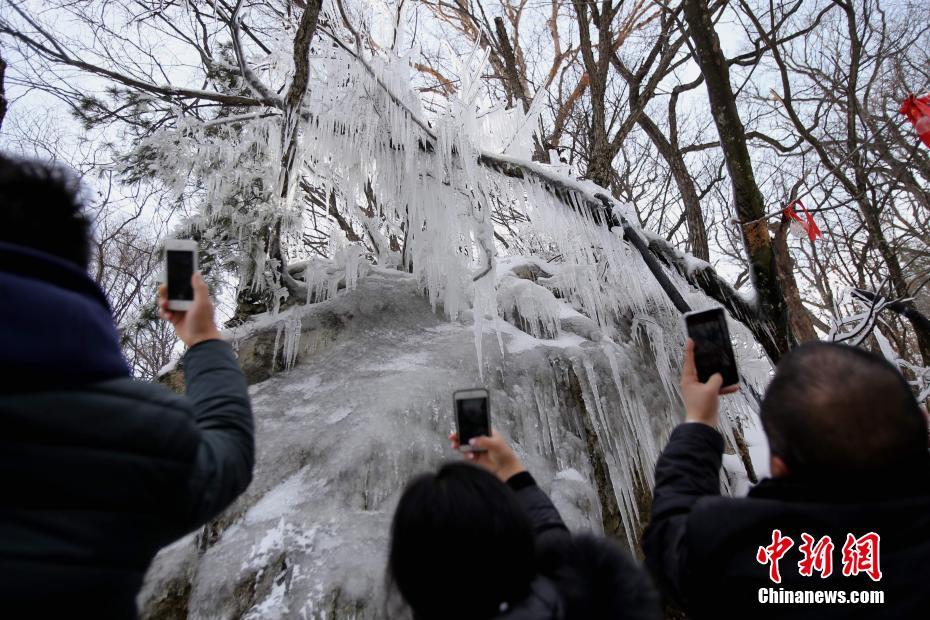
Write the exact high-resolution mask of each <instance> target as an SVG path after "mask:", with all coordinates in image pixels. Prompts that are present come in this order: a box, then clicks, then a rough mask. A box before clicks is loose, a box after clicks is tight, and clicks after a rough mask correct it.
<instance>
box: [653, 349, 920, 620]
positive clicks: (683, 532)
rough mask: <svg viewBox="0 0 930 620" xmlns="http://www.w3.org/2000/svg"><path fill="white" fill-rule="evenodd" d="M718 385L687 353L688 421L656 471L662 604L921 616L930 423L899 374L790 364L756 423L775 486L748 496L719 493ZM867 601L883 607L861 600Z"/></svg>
mask: <svg viewBox="0 0 930 620" xmlns="http://www.w3.org/2000/svg"><path fill="white" fill-rule="evenodd" d="M721 383H722V381H721V379H720V376H719V375H715V376H713V377H711V378H710V379H709V380H708V381H707V383H700V382H699V381H698V378H697V371H696V369H695V364H694V345H693V342H691V341H689V342H688V346H687V348H686V352H685V363H684V367H683V369H682V379H681V392H682V397H683V400H684V403H685V410H686V414H685V422H686V423H685V424H681V425H680V426H678V427H677V428H676V429H675V430H674V431H673V433H672V435H671V437H670V438H669V442H668V446H667V447H666V448H665V451H664V452H663V453H662V456H661V457H660V458H659V461H658V463H657V464H656V475H655V491H654V499H653V506H652V515H651V519H650V522H649V525H648V526H647V528H646V531H645V533H644V537H643V549H644V551H645V554H646V564H647V566H649V568H650V570H651V571H652V572H653V574H654V575H655V577H656V579H657V581H658V582H659V585H660V587H661V589H662V591H663V593H664V594H665V595H666V597H667V598H668V599H670V600H671V601H673V602H675V603H677V604H678V605H680V606H681V607H682V608H683V609H684V610H685V612H686V613H687V614H688V615H689V616H690V617H693V618H696V619H700V618H710V617H714V618H719V617H750V618H769V617H792V618H850V617H888V618H916V617H926V615H927V609H930V589H928V588H926V586H925V585H924V583H923V581H924V580H925V575H926V574H927V573H928V572H930V451H928V448H930V447H928V436H927V419H926V416H925V415H924V412H923V411H922V410H921V408H920V407H919V405H918V403H917V401H916V399H915V398H914V395H913V393H912V392H911V389H910V386H909V385H908V384H907V382H906V381H905V380H904V378H903V377H902V376H901V374H900V373H899V372H898V370H897V369H896V368H895V367H894V366H892V365H891V364H890V363H888V362H887V361H886V360H885V359H883V358H881V357H879V356H877V355H874V354H872V353H869V352H867V351H863V350H861V349H856V348H853V347H849V346H845V345H840V344H834V343H824V342H816V343H808V344H805V345H802V346H799V347H797V348H795V349H794V350H792V351H790V352H789V353H788V354H787V355H785V356H784V357H783V358H782V360H781V361H780V363H779V364H778V367H777V368H776V371H775V376H774V378H773V380H772V382H771V383H770V385H769V387H768V389H767V391H766V393H765V397H764V398H763V401H762V406H761V412H760V416H761V420H762V426H763V430H764V431H765V434H766V436H767V437H768V440H769V444H770V463H771V474H772V476H771V478H768V479H765V480H762V481H761V482H760V483H759V484H758V485H756V486H755V487H753V488H752V489H751V490H750V491H749V494H748V496H747V497H723V496H721V494H720V478H719V477H720V467H721V462H722V455H723V448H724V440H723V437H722V435H721V434H720V433H719V432H718V431H717V430H716V428H715V427H716V426H717V424H718V415H719V414H718V408H719V394H720V393H721V392H720V386H721ZM853 592H855V593H856V594H855V595H854V594H853ZM863 592H864V593H865V596H867V597H872V599H871V600H879V599H880V600H882V601H883V603H882V604H874V603H873V604H863V603H856V602H853V597H854V596H855V597H857V598H860V599H861V597H862V596H863V594H862V593H863ZM844 599H845V602H843V600H844ZM830 601H832V602H830Z"/></svg>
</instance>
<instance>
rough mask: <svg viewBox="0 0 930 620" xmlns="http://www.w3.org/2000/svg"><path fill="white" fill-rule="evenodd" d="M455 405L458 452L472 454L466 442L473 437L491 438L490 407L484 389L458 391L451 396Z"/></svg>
mask: <svg viewBox="0 0 930 620" xmlns="http://www.w3.org/2000/svg"><path fill="white" fill-rule="evenodd" d="M452 400H453V402H454V403H455V424H456V427H457V431H458V434H459V450H461V451H462V452H474V451H476V450H475V449H474V448H472V447H471V446H469V445H468V441H469V440H470V439H472V438H474V437H490V436H491V406H490V403H489V402H488V391H487V390H485V389H484V388H474V389H470V390H458V391H457V392H455V393H453V394H452Z"/></svg>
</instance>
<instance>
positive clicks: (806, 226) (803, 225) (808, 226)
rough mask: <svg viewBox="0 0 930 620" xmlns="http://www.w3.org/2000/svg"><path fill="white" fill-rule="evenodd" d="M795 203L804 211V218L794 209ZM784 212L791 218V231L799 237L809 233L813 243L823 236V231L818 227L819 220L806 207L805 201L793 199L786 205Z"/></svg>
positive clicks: (808, 236)
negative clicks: (816, 220) (815, 219)
mask: <svg viewBox="0 0 930 620" xmlns="http://www.w3.org/2000/svg"><path fill="white" fill-rule="evenodd" d="M795 205H797V206H799V207H801V211H803V212H804V217H803V218H802V217H801V216H800V215H798V212H797V211H795V210H794V207H795ZM784 213H785V217H787V218H788V219H789V220H791V232H792V233H794V234H795V235H797V236H798V237H803V236H804V234H805V233H807V238H808V239H810V240H811V243H813V242H814V241H815V240H817V239H818V238H820V237H823V233H822V232H820V228H818V227H817V222H815V221H814V216H813V215H811V214H810V212H809V211H808V210H807V209H805V208H804V203H802V202H801V201H800V200H794V201H792V202H791V204H789V205H788V206H787V207H785V211H784Z"/></svg>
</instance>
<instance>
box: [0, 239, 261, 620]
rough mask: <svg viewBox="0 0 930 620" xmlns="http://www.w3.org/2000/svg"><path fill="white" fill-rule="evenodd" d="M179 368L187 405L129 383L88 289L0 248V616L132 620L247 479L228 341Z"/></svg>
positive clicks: (109, 327) (241, 401) (48, 260)
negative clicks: (186, 542) (156, 580)
mask: <svg viewBox="0 0 930 620" xmlns="http://www.w3.org/2000/svg"><path fill="white" fill-rule="evenodd" d="M184 371H185V379H186V382H187V396H180V395H177V394H174V393H172V392H170V391H168V390H167V389H165V388H163V387H161V386H158V385H154V384H149V383H143V382H140V381H135V380H133V379H132V378H130V377H129V376H128V374H129V373H128V369H127V368H126V366H125V363H124V362H122V359H121V357H120V350H119V344H118V340H117V337H116V332H115V330H114V328H113V322H112V318H110V314H109V307H108V305H107V302H106V299H105V297H104V296H103V294H102V293H101V292H100V290H99V289H97V288H96V286H95V285H94V284H93V282H92V281H90V280H89V279H88V278H87V277H86V276H85V275H84V274H83V273H82V272H80V271H79V270H77V269H75V268H74V267H72V266H71V265H70V264H67V263H65V262H63V261H59V260H57V259H55V258H54V257H50V256H46V255H42V254H39V253H36V252H31V251H29V250H25V249H22V248H15V247H12V246H9V245H6V244H0V485H2V486H0V609H2V610H3V611H2V612H0V613H2V615H4V616H5V617H10V618H13V617H49V616H51V617H55V616H57V615H59V612H61V611H62V610H66V611H67V614H66V615H67V617H82V618H84V617H88V618H91V617H92V618H133V617H135V615H136V606H135V597H136V595H137V593H138V591H139V589H140V587H141V584H142V579H143V576H144V575H145V571H146V569H147V568H148V566H149V563H150V562H151V560H152V558H153V556H154V555H155V553H156V552H157V551H158V550H159V549H160V548H161V547H163V546H164V545H167V544H168V543H170V542H172V541H174V540H175V539H177V538H179V537H181V536H182V535H184V534H185V533H187V532H189V531H191V530H193V529H194V528H196V527H198V526H200V525H202V524H203V523H205V522H206V521H207V520H209V519H211V518H212V517H214V516H216V515H217V514H218V513H219V512H220V511H221V510H223V509H224V508H225V507H226V506H227V505H228V504H229V503H230V502H231V501H232V500H233V499H235V498H236V496H238V495H239V494H240V493H241V492H242V491H243V490H244V489H245V488H246V486H247V485H248V484H249V482H250V480H251V475H252V465H253V459H254V455H253V453H254V444H253V427H252V413H251V409H250V406H249V398H248V392H247V387H246V383H245V380H244V378H243V376H242V373H241V371H240V369H239V366H238V363H237V362H236V358H235V356H234V354H233V352H232V349H231V347H230V346H229V345H228V344H227V343H224V342H220V341H207V342H203V343H200V344H198V345H196V346H194V347H192V348H191V349H190V350H189V351H188V352H187V354H186V355H185V358H184ZM61 617H64V616H61Z"/></svg>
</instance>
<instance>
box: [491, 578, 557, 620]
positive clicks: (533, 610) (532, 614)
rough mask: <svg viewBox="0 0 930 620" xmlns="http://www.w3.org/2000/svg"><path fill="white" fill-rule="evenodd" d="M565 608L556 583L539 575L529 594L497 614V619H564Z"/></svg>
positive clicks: (534, 580)
mask: <svg viewBox="0 0 930 620" xmlns="http://www.w3.org/2000/svg"><path fill="white" fill-rule="evenodd" d="M564 615H565V610H564V608H563V604H562V597H561V596H560V595H559V592H558V590H557V589H556V587H555V584H554V583H552V581H551V580H550V579H548V578H547V577H543V576H542V575H537V576H536V577H535V578H534V579H533V581H532V583H531V584H530V591H529V594H528V595H527V596H526V598H524V599H523V600H522V601H519V602H518V603H516V604H514V605H513V606H511V607H510V608H508V609H506V610H505V611H503V613H501V615H499V616H497V618H496V619H495V620H562V619H563V618H564Z"/></svg>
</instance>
